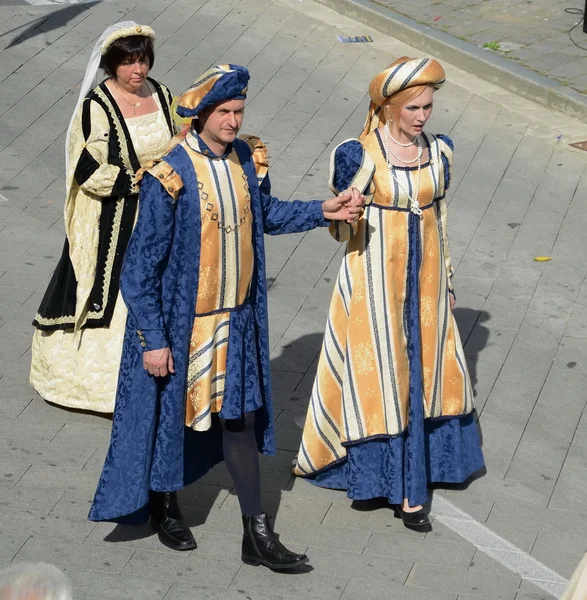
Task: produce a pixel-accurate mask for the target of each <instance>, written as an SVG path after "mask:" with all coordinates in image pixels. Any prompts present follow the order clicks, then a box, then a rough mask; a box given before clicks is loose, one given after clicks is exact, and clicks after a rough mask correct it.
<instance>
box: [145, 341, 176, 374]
mask: <svg viewBox="0 0 587 600" xmlns="http://www.w3.org/2000/svg"><path fill="white" fill-rule="evenodd" d="M143 368H144V369H145V371H148V372H149V375H153V376H154V377H167V374H168V373H175V370H174V368H173V356H172V355H171V350H170V349H169V348H161V349H159V350H147V351H146V352H143Z"/></svg>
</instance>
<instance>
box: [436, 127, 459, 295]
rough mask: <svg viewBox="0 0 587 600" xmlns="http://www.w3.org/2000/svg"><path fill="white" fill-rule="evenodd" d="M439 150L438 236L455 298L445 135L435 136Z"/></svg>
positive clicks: (450, 153)
mask: <svg viewBox="0 0 587 600" xmlns="http://www.w3.org/2000/svg"><path fill="white" fill-rule="evenodd" d="M437 139H438V144H439V149H440V160H441V163H442V174H441V175H442V176H441V181H440V194H441V197H440V199H439V201H438V204H439V209H440V219H439V221H438V228H439V234H440V236H441V238H442V245H443V250H444V263H445V266H446V275H447V278H448V291H449V292H450V293H451V294H452V295H453V296H455V292H454V289H453V284H452V277H453V275H454V270H453V268H452V264H451V260H450V247H449V244H448V205H447V202H446V192H447V191H448V189H449V187H450V178H451V169H452V156H453V150H454V144H453V141H452V140H451V139H450V138H449V137H448V136H446V135H439V136H437Z"/></svg>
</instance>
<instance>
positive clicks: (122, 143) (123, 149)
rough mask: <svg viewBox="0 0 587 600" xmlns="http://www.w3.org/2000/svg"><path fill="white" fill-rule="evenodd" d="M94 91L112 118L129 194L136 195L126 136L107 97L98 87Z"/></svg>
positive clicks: (136, 190)
mask: <svg viewBox="0 0 587 600" xmlns="http://www.w3.org/2000/svg"><path fill="white" fill-rule="evenodd" d="M94 91H95V92H96V94H97V95H98V96H99V97H100V98H101V99H102V101H103V102H104V104H106V108H107V109H108V112H109V113H110V116H111V117H112V122H113V123H114V127H115V128H116V134H117V135H118V149H119V150H120V157H121V158H122V164H123V166H124V170H125V171H126V174H127V175H128V177H129V178H130V180H131V182H132V184H131V189H130V193H131V194H136V193H138V191H139V190H138V188H137V186H136V182H135V173H134V171H133V169H132V165H131V163H130V156H129V154H128V145H127V143H128V140H127V139H126V136H125V135H124V130H123V129H122V125H121V124H120V121H119V119H118V116H117V114H116V111H115V110H114V107H113V106H112V103H111V102H110V100H109V99H108V96H106V94H105V93H104V92H103V91H102V90H101V89H100V87H97V88H96V89H95V90H94Z"/></svg>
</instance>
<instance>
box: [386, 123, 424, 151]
mask: <svg viewBox="0 0 587 600" xmlns="http://www.w3.org/2000/svg"><path fill="white" fill-rule="evenodd" d="M387 133H388V134H389V138H390V139H391V141H392V142H393V143H394V144H395V145H396V146H401V147H402V148H408V147H409V146H413V145H414V144H416V143H418V144H419V138H420V136H419V135H417V136H416V137H415V138H414V139H413V140H412V141H411V142H408V143H407V144H402V143H401V142H398V141H397V140H396V139H395V138H394V137H393V135H391V131H390V129H389V127H387Z"/></svg>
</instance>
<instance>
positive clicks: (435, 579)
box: [406, 563, 521, 600]
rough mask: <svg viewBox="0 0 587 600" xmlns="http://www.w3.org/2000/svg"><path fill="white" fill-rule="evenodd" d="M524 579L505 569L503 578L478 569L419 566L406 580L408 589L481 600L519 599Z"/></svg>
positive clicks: (417, 564)
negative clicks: (414, 588) (521, 583)
mask: <svg viewBox="0 0 587 600" xmlns="http://www.w3.org/2000/svg"><path fill="white" fill-rule="evenodd" d="M520 582H521V579H520V577H519V576H518V575H515V574H514V573H511V572H509V571H508V570H507V569H506V568H505V567H504V568H503V569H502V570H501V572H500V574H499V577H496V575H495V573H494V572H490V571H483V570H481V569H478V568H477V567H469V568H468V569H467V570H463V569H458V568H454V567H444V566H436V565H425V564H422V563H416V564H415V565H414V568H413V569H412V572H411V573H410V576H409V577H408V579H407V581H406V585H407V586H415V587H425V588H435V589H439V590H440V591H442V592H455V593H457V594H469V595H471V596H474V597H477V598H493V599H494V600H497V599H502V598H503V599H507V600H510V599H511V598H514V597H515V594H516V592H517V590H518V588H519V586H520Z"/></svg>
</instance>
